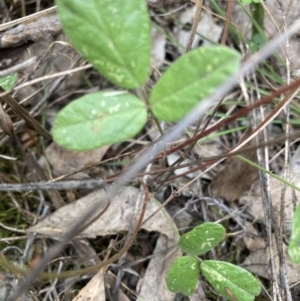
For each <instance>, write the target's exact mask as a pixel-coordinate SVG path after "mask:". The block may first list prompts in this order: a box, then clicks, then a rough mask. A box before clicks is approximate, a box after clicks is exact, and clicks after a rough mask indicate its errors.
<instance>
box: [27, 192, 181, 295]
mask: <svg viewBox="0 0 300 301" xmlns="http://www.w3.org/2000/svg"><path fill="white" fill-rule="evenodd" d="M104 196H105V192H104V191H103V190H96V191H94V192H92V193H90V194H88V195H87V196H85V197H83V198H81V199H79V200H77V201H76V202H74V203H71V204H68V205H66V206H64V207H62V208H60V209H58V210H57V211H55V212H54V213H52V214H51V215H50V216H48V217H46V218H45V219H44V220H42V221H41V222H39V223H38V224H37V225H35V226H33V227H31V228H30V229H28V231H32V232H37V233H41V234H46V235H50V236H52V237H54V238H58V239H59V238H60V237H61V235H62V234H63V233H64V232H65V231H66V230H67V229H70V227H72V225H74V223H75V222H76V220H78V218H79V217H80V216H82V214H84V212H85V211H86V210H87V208H90V206H91V205H93V204H94V203H95V202H96V201H98V202H99V204H101V199H102V198H104ZM139 198H143V194H142V193H141V192H140V191H139V189H137V188H134V187H125V188H124V189H123V190H122V191H121V192H120V193H119V194H118V195H116V196H115V197H114V198H113V199H112V200H111V205H110V207H109V208H108V209H107V211H106V212H105V214H103V215H102V216H101V218H99V219H98V220H97V221H96V222H94V223H93V224H92V225H90V226H89V227H88V228H87V229H85V230H84V231H83V232H82V233H81V234H80V236H82V237H91V238H92V237H96V236H105V235H111V234H116V233H118V232H120V231H128V229H129V227H131V225H132V221H135V219H136V216H135V213H134V212H135V211H137V210H136V209H135V207H136V204H137V203H139V202H138V199H139ZM157 208H158V205H157V204H156V203H155V202H154V201H151V202H149V203H148V204H147V208H146V212H145V219H146V218H147V217H148V216H149V215H151V214H152V213H154V212H155V210H156V209H157ZM165 215H167V213H166V212H165V213H163V212H161V211H160V212H158V213H157V214H156V215H154V217H153V218H151V219H150V220H149V221H148V222H147V223H146V224H144V225H143V226H142V228H143V229H145V230H147V231H155V232H159V233H161V234H164V235H161V236H160V238H159V239H158V242H157V246H156V251H155V252H159V251H161V250H166V249H167V248H169V247H173V246H175V247H176V246H177V242H178V237H177V235H176V232H175V230H174V229H175V228H173V227H175V226H174V225H172V224H170V223H172V222H171V221H169V220H168V219H167V218H166V216H165ZM181 254H182V253H181V251H180V250H178V249H176V250H175V251H173V252H171V253H170V254H169V253H161V254H160V253H158V254H156V255H155V256H154V257H153V259H152V260H151V261H150V263H149V266H148V269H149V271H148V270H147V271H146V274H145V278H144V282H143V285H142V289H141V294H142V295H143V296H146V295H147V296H148V298H145V299H146V300H163V299H161V298H160V297H159V296H166V298H165V299H164V300H172V299H173V296H174V294H173V293H171V292H169V291H168V289H167V287H166V283H165V276H166V273H167V270H168V268H169V267H170V265H171V264H172V262H173V261H174V260H175V258H177V257H178V256H179V255H181ZM152 267H153V268H152ZM150 278H153V279H152V280H150ZM150 291H151V292H152V293H154V294H153V295H151V299H149V292H150ZM152 293H151V294H152ZM154 296H156V297H155V298H159V299H153V298H154Z"/></svg>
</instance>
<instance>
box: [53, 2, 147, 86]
mask: <svg viewBox="0 0 300 301" xmlns="http://www.w3.org/2000/svg"><path fill="white" fill-rule="evenodd" d="M56 4H57V10H58V14H59V18H60V21H61V23H62V26H63V29H64V31H65V32H66V34H67V35H68V37H69V38H70V40H71V42H72V43H73V44H74V46H75V47H76V48H77V49H78V50H79V51H80V52H81V54H82V55H83V56H84V57H85V58H86V59H87V60H88V61H89V62H90V63H91V64H92V65H93V66H94V67H95V68H96V69H97V70H98V71H99V72H101V73H102V74H103V75H104V76H105V77H107V78H108V79H109V80H110V81H111V82H113V83H114V84H116V85H119V86H121V87H124V88H138V87H140V86H141V85H142V84H143V83H144V82H145V81H146V79H147V78H148V74H149V69H150V19H149V15H148V11H147V7H146V1H145V0H130V1H123V0H113V1H111V0H101V1H97V0H89V1H85V0H76V1H75V0H56Z"/></svg>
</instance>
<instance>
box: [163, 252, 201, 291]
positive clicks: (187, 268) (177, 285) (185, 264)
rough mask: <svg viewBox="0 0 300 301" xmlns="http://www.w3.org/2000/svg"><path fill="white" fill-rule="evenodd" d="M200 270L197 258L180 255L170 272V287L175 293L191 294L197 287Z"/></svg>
mask: <svg viewBox="0 0 300 301" xmlns="http://www.w3.org/2000/svg"><path fill="white" fill-rule="evenodd" d="M199 272H200V270H199V262H198V260H197V259H196V258H194V257H192V256H183V257H179V258H178V259H176V261H175V262H174V263H173V264H172V266H171V268H170V270H169V272H168V276H167V286H168V289H169V290H170V291H171V292H173V293H181V294H182V295H185V296H190V295H191V294H192V293H193V292H194V290H195V288H196V285H197V281H198V277H199Z"/></svg>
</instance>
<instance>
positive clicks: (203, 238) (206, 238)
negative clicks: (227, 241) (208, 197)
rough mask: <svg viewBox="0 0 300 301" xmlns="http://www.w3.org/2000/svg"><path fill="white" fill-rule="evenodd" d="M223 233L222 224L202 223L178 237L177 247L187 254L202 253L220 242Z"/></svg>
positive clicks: (224, 232) (223, 235)
mask: <svg viewBox="0 0 300 301" xmlns="http://www.w3.org/2000/svg"><path fill="white" fill-rule="evenodd" d="M225 234H226V231H225V229H224V227H223V226H222V225H220V224H215V223H204V224H202V225H200V226H197V227H195V228H194V229H193V230H191V231H189V232H187V233H185V234H184V235H182V236H181V237H180V239H179V247H180V248H181V249H182V250H183V251H184V252H186V253H187V254H189V255H202V254H204V253H206V252H207V251H209V250H211V249H212V248H214V247H215V246H216V245H217V244H218V243H220V242H221V241H222V240H223V239H224V237H225Z"/></svg>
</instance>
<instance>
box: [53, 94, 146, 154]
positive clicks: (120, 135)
mask: <svg viewBox="0 0 300 301" xmlns="http://www.w3.org/2000/svg"><path fill="white" fill-rule="evenodd" d="M146 121H147V110H146V107H145V105H144V103H143V102H142V101H141V100H140V99H138V98H137V97H135V96H134V95H132V94H129V93H127V92H123V91H108V92H97V93H93V94H89V95H85V96H83V97H81V98H79V99H77V100H75V101H73V102H71V103H70V104H69V105H67V106H66V107H65V108H64V109H63V110H61V111H60V112H59V113H58V115H57V118H56V120H55V123H54V126H53V130H52V131H53V139H54V140H55V142H57V143H58V144H60V145H61V146H64V147H66V148H68V149H70V150H75V151H85V150H91V149H94V148H97V147H100V146H102V145H108V144H112V143H116V142H121V141H124V140H126V139H128V138H132V137H133V136H135V135H136V134H137V133H138V132H139V131H140V130H141V129H142V127H143V126H144V125H145V123H146Z"/></svg>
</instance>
